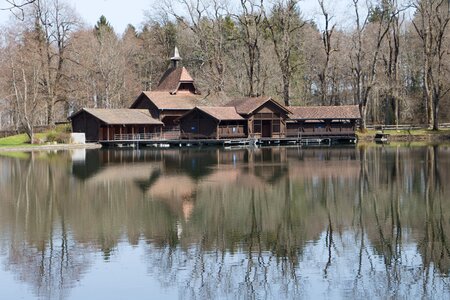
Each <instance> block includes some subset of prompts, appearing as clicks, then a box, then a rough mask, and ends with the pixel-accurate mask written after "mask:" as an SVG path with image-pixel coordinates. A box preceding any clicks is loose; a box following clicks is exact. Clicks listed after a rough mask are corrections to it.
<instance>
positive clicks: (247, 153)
mask: <svg viewBox="0 0 450 300" xmlns="http://www.w3.org/2000/svg"><path fill="white" fill-rule="evenodd" d="M18 156H19V157H1V156H0V192H1V194H0V298H1V299H17V298H19V299H30V298H44V299H45V298H52V299H54V298H56V299H59V298H61V299H93V298H95V299H137V298H151V299H161V298H164V299H179V298H181V299H211V298H214V299H218V298H231V299H236V298H240V299H247V298H256V299H273V298H274V299H281V298H290V299H292V298H332V299H337V298H363V297H364V298H379V297H382V298H386V297H389V298H419V297H426V298H448V297H449V295H450V280H449V277H448V275H449V271H450V181H449V178H450V148H449V147H447V146H440V147H438V146H429V147H414V148H407V147H369V148H337V149H318V148H313V149H311V148H310V149H302V148H262V149H236V150H226V149H181V150H180V149H163V150H157V149H149V150H140V151H129V150H116V151H111V150H109V151H108V150H88V151H75V152H60V153H51V154H34V155H27V154H20V155H18Z"/></svg>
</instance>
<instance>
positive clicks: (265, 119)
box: [228, 97, 290, 138]
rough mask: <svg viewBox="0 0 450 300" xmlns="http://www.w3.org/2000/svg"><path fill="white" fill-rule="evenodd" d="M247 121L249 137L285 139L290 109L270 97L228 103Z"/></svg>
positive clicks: (250, 98)
mask: <svg viewBox="0 0 450 300" xmlns="http://www.w3.org/2000/svg"><path fill="white" fill-rule="evenodd" d="M228 106H234V107H235V108H236V112H237V113H238V114H239V115H241V116H242V117H243V118H244V119H246V120H247V128H248V135H249V137H255V138H283V137H285V136H286V120H287V119H288V114H289V113H290V111H289V109H287V108H286V107H284V106H283V105H281V104H280V103H278V102H277V101H275V100H273V99H272V98H270V97H248V98H243V99H236V100H233V101H231V102H230V103H228Z"/></svg>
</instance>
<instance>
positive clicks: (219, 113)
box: [180, 106, 245, 121]
mask: <svg viewBox="0 0 450 300" xmlns="http://www.w3.org/2000/svg"><path fill="white" fill-rule="evenodd" d="M194 110H199V111H202V112H204V113H205V114H207V115H209V116H211V117H213V118H214V119H216V120H217V121H239V120H245V119H244V118H243V117H242V116H241V115H239V114H238V113H237V112H236V108H234V107H232V106H196V107H195V108H194V109H193V110H191V111H189V112H187V113H185V114H184V115H183V116H181V117H180V119H181V118H183V117H184V116H186V115H188V114H190V113H191V112H192V111H194Z"/></svg>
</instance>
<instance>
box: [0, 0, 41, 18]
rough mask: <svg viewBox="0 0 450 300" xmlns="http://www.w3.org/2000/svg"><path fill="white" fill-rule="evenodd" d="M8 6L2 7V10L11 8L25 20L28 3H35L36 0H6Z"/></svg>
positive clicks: (15, 14)
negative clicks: (25, 9)
mask: <svg viewBox="0 0 450 300" xmlns="http://www.w3.org/2000/svg"><path fill="white" fill-rule="evenodd" d="M5 1H6V3H7V4H6V6H4V7H1V8H0V10H10V11H11V12H12V13H13V14H14V16H15V17H16V18H18V19H20V20H23V19H24V17H25V14H24V8H25V7H26V6H27V5H30V4H33V3H34V2H36V0H21V1H16V0H5Z"/></svg>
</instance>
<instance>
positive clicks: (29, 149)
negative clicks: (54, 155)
mask: <svg viewBox="0 0 450 300" xmlns="http://www.w3.org/2000/svg"><path fill="white" fill-rule="evenodd" d="M101 147H102V145H100V144H94V143H87V144H56V145H30V146H25V147H24V146H11V147H9V146H5V147H0V153H1V152H34V151H58V150H72V149H100V148H101Z"/></svg>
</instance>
